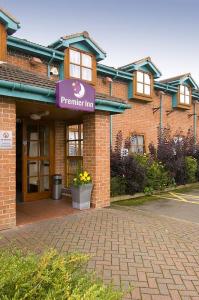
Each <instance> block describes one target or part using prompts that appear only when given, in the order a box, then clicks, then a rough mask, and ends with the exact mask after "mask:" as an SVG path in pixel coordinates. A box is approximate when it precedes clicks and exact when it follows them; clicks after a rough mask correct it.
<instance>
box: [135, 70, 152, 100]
mask: <svg viewBox="0 0 199 300" xmlns="http://www.w3.org/2000/svg"><path fill="white" fill-rule="evenodd" d="M136 94H140V95H142V96H146V97H151V75H150V74H148V73H145V72H142V71H137V73H136Z"/></svg>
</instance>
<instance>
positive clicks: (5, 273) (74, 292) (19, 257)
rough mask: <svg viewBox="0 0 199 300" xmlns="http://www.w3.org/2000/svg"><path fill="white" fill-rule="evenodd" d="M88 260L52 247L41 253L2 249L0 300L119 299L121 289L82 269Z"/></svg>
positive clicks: (0, 258)
mask: <svg viewBox="0 0 199 300" xmlns="http://www.w3.org/2000/svg"><path fill="white" fill-rule="evenodd" d="M87 261H88V256H86V255H80V254H70V255H58V254H57V252H56V251H54V250H51V251H48V252H46V253H45V254H44V255H42V256H37V255H34V254H28V255H25V256H24V255H23V254H22V253H21V252H20V251H14V253H11V252H10V251H1V252H0V266H1V268H0V299H1V300H10V299H15V300H25V299H37V300H45V299H46V300H47V299H48V300H53V299H54V300H55V299H56V300H59V299H60V300H65V299H70V300H83V299H88V300H95V299H100V300H107V299H111V300H116V299H122V293H121V291H114V290H113V289H112V287H111V286H107V287H106V286H105V285H103V284H102V282H100V281H96V280H95V279H94V278H93V276H92V275H90V274H88V273H86V272H85V267H84V266H85V264H86V263H87Z"/></svg>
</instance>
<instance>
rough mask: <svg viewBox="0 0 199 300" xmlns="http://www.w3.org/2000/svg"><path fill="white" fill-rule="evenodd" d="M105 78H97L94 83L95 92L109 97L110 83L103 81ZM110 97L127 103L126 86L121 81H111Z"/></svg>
mask: <svg viewBox="0 0 199 300" xmlns="http://www.w3.org/2000/svg"><path fill="white" fill-rule="evenodd" d="M105 78H106V77H102V76H98V77H97V81H96V92H98V93H102V94H106V95H108V96H109V95H110V83H109V82H106V81H105ZM112 96H114V97H117V98H120V99H122V100H124V101H127V98H128V84H127V83H126V82H123V81H116V80H113V82H112Z"/></svg>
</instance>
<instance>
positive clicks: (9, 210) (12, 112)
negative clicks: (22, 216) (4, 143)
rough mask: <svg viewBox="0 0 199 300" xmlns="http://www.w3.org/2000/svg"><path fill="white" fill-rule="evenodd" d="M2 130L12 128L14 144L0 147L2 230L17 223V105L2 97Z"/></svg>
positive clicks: (0, 114)
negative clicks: (10, 146)
mask: <svg viewBox="0 0 199 300" xmlns="http://www.w3.org/2000/svg"><path fill="white" fill-rule="evenodd" d="M0 130H12V135H13V146H12V149H10V150H7V149H5V150H2V149H0V230H2V229H7V228H11V227H13V226H15V225H16V143H15V141H16V139H15V137H16V105H15V102H14V101H12V100H11V101H10V100H7V99H5V98H3V97H0Z"/></svg>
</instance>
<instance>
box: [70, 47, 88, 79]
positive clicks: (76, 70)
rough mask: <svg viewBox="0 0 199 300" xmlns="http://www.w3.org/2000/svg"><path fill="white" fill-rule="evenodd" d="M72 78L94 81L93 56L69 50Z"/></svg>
mask: <svg viewBox="0 0 199 300" xmlns="http://www.w3.org/2000/svg"><path fill="white" fill-rule="evenodd" d="M69 61H70V67H69V74H70V77H74V78H79V79H82V80H86V81H92V80H93V78H92V77H93V76H92V73H93V68H92V56H91V55H89V54H86V53H83V52H80V51H76V50H73V49H70V50H69Z"/></svg>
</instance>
